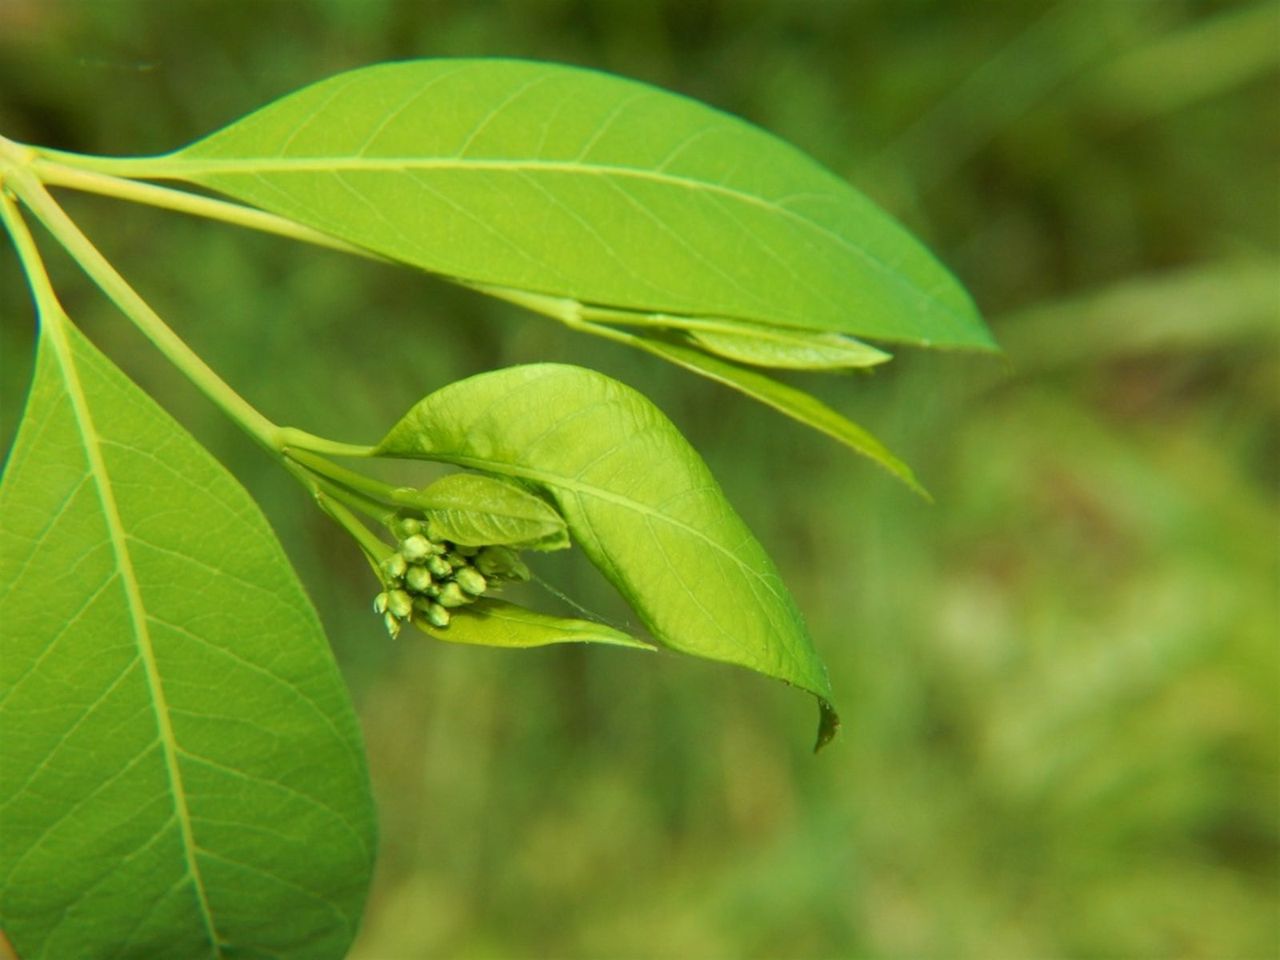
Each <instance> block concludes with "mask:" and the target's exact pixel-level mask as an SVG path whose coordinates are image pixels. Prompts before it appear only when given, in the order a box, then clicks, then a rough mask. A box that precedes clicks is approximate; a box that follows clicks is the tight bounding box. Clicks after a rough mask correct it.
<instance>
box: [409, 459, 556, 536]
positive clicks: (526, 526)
mask: <svg viewBox="0 0 1280 960" xmlns="http://www.w3.org/2000/svg"><path fill="white" fill-rule="evenodd" d="M402 502H407V499H406V500H403V501H402ZM413 502H414V504H415V505H417V506H418V507H419V508H420V509H422V510H424V511H425V512H426V514H427V516H428V518H429V519H430V520H431V521H432V523H433V525H434V526H436V527H437V528H438V529H439V530H440V532H441V534H442V536H443V538H444V539H446V540H452V541H453V542H454V543H460V544H462V545H463V546H470V547H483V546H485V545H487V544H503V545H506V546H512V547H522V548H524V547H528V548H536V549H539V550H562V549H564V548H566V547H568V546H569V531H568V528H567V527H566V526H565V522H564V518H563V517H561V516H560V514H558V513H556V511H555V508H554V507H552V506H551V505H550V504H549V503H547V502H546V501H545V500H543V499H542V498H541V497H539V496H537V495H536V494H533V493H530V492H529V491H528V490H527V489H525V488H524V487H522V486H520V485H519V484H516V483H513V482H511V481H510V480H505V479H502V478H499V477H488V476H485V475H483V474H477V473H453V474H450V475H449V476H446V477H441V478H440V479H439V480H437V481H436V482H435V483H433V484H431V485H430V486H428V487H425V488H424V489H422V490H419V491H416V492H415V493H414V495H413Z"/></svg>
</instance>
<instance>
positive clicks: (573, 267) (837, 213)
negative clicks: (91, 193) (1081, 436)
mask: <svg viewBox="0 0 1280 960" xmlns="http://www.w3.org/2000/svg"><path fill="white" fill-rule="evenodd" d="M129 163H130V164H131V165H132V168H133V169H134V170H137V171H141V174H140V175H146V176H156V177H168V178H174V179H183V180H186V181H188V182H191V183H195V184H199V185H202V186H206V187H211V188H213V189H216V190H219V191H221V192H222V193H225V194H228V195H230V196H233V197H235V198H237V199H239V200H242V201H245V202H248V203H251V204H254V205H255V206H258V207H261V208H263V209H265V210H269V211H271V212H274V213H277V214H281V215H283V216H286V217H289V218H291V219H294V220H296V221H299V222H301V223H304V224H307V225H309V226H311V227H315V228H318V229H320V230H323V231H325V232H327V233H329V234H331V235H333V236H336V237H339V238H341V239H343V240H346V241H348V242H351V243H354V244H357V245H359V246H362V247H365V248H367V249H369V250H372V251H375V252H377V253H379V254H381V255H384V256H387V257H391V258H393V259H397V260H401V261H404V262H406V263H411V264H414V265H417V266H419V267H422V268H423V269H426V270H430V271H432V272H435V273H439V274H443V275H446V276H451V277H455V278H458V279H461V280H465V281H475V282H480V283H489V284H501V285H505V286H508V287H513V288H517V289H521V290H528V291H533V292H538V293H543V294H550V295H555V296H564V297H572V298H574V299H576V300H578V301H580V302H582V303H590V304H602V305H608V306H616V307H624V308H628V309H636V310H649V311H663V312H667V313H673V314H682V315H688V316H700V315H702V316H706V315H709V316H721V317H729V318H733V319H739V320H750V321H759V322H762V323H769V324H774V325H780V326H791V327H801V328H806V329H819V330H833V331H842V332H845V333H850V334H854V335H857V336H866V337H871V338H881V339H886V340H895V341H905V342H909V343H915V344H921V345H925V346H956V347H976V348H982V349H990V348H992V347H993V343H992V340H991V338H990V335H989V334H988V332H987V331H986V329H985V327H984V326H983V324H982V321H981V319H980V318H979V317H978V314H977V313H976V311H975V309H974V306H973V304H972V302H971V301H970V299H969V297H968V295H967V294H966V293H965V291H964V290H963V288H961V286H960V285H959V284H958V283H957V282H956V281H955V279H954V278H953V277H952V276H951V275H950V274H949V273H948V272H947V271H946V270H945V269H944V268H943V267H942V266H941V265H940V264H939V263H938V262H937V261H936V260H935V259H934V257H933V256H932V255H931V254H930V253H929V252H928V251H927V250H926V249H925V248H924V247H923V246H921V245H920V244H919V243H918V242H917V241H916V240H915V239H914V238H913V237H911V236H910V234H908V233H907V232H906V231H905V230H904V229H903V228H902V227H901V226H899V225H898V224H897V223H896V222H894V221H893V220H892V219H891V218H890V217H888V216H887V215H886V214H885V213H884V212H883V211H881V210H880V209H879V208H877V207H876V206H875V205H874V204H873V203H871V202H870V201H869V200H868V199H867V198H866V197H864V196H863V195H862V194H860V193H859V192H858V191H856V190H855V189H853V188H852V187H851V186H849V184H847V183H845V182H844V181H843V180H840V179H839V178H838V177H836V176H834V175H833V174H831V173H830V172H829V171H827V170H825V169H823V168H822V167H821V166H819V165H818V164H817V163H815V162H814V161H813V160H812V159H810V158H809V157H807V156H805V155H804V154H803V153H801V152H800V151H798V150H796V149H795V148H793V147H791V146H789V145H788V144H786V143H784V142H783V141H781V140H779V139H777V138H776V137H773V136H771V135H770V134H768V133H765V132H764V131H762V130H760V129H758V128H756V127H753V126H751V125H750V124H748V123H745V122H743V121H742V120H739V119H737V118H735V117H732V116H729V115H727V114H724V113H721V112H720V111H717V110H714V109H712V108H711V107H708V106H706V105H704V104H701V103H698V102H696V101H693V100H689V99H687V98H685V97H681V96H678V95H676V94H672V93H668V92H666V91H663V90H659V89H657V88H654V87H651V86H647V85H645V84H641V83H636V82H634V81H630V80H624V79H622V78H619V77H614V76H610V75H607V74H602V73H596V72H594V71H590V70H582V69H577V68H573V67H567V66H562V65H558V64H549V63H535V62H528V61H519V60H466V59H460V60H418V61H408V62H403V63H387V64H380V65H377V66H371V67H365V68H362V69H359V70H353V71H350V72H348V73H344V74H340V75H338V76H335V77H332V78H330V79H328V80H324V81H321V82H319V83H316V84H313V85H311V86H309V87H306V88H304V89H302V90H300V91H298V92H296V93H294V94H291V95H289V96H287V97H284V98H282V99H280V100H277V101H275V102H274V103H271V104H269V105H267V106H266V107H263V108H262V109H260V110H258V111H257V112H255V113H252V114H250V115H249V116H247V117H245V118H243V119H241V120H238V121H236V122H235V123H232V124H231V125H230V126H228V127H226V128H224V129H223V130H220V131H218V132H217V133H214V134H212V135H211V136H209V137H206V138H205V139H203V140H200V141H197V142H196V143H194V144H192V145H190V146H188V147H187V148H185V149H183V150H180V151H178V152H176V153H174V154H170V155H168V156H166V157H160V158H153V159H151V160H141V161H129Z"/></svg>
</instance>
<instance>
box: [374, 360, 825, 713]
mask: <svg viewBox="0 0 1280 960" xmlns="http://www.w3.org/2000/svg"><path fill="white" fill-rule="evenodd" d="M377 453H378V455H380V456H389V457H406V458H415V457H419V458H426V459H432V460H440V461H444V462H450V463H455V464H458V465H461V466H466V467H471V468H473V469H477V470H483V471H485V472H487V473H492V474H498V475H505V476H509V477H513V478H516V479H519V480H521V481H523V482H524V483H526V484H529V485H531V486H534V487H536V488H538V489H541V490H542V491H544V492H545V493H546V494H547V495H548V496H550V497H551V498H552V499H553V500H554V502H555V504H556V506H557V508H558V509H559V511H560V514H561V515H562V516H563V517H564V518H565V520H566V522H567V523H568V525H569V531H570V533H571V535H572V537H573V540H574V542H575V543H577V544H578V545H579V546H580V547H581V548H582V550H583V551H584V552H585V553H586V555H587V556H588V558H590V560H591V561H592V563H594V564H595V565H596V566H597V567H598V568H599V569H600V570H601V572H603V573H604V575H605V576H606V577H607V578H608V579H609V580H610V582H611V583H612V584H613V585H614V587H615V588H617V589H618V591H619V592H620V593H621V594H622V595H623V596H624V597H625V598H626V600H627V601H628V602H629V603H630V604H631V606H632V607H633V608H634V609H635V610H636V612H637V613H638V614H639V616H640V618H641V620H642V621H643V622H644V624H645V626H646V627H647V628H648V630H649V631H650V633H651V634H652V635H653V637H654V638H655V639H656V640H657V641H658V642H659V643H660V644H662V645H663V646H666V647H669V648H671V649H674V650H678V651H681V652H684V653H689V654H693V655H695V656H700V657H706V658H709V659H712V660H720V661H724V662H727V663H735V664H739V665H741V666H745V667H748V668H750V669H752V670H756V671H758V672H760V673H764V674H766V675H768V676H771V677H776V678H778V679H780V680H784V681H786V682H788V683H791V684H794V685H795V686H798V687H801V688H802V689H805V690H808V691H809V692H810V693H813V694H814V695H815V696H816V697H818V699H819V702H820V703H821V704H822V706H823V714H824V722H826V723H827V724H828V725H829V726H830V725H833V724H834V714H833V713H831V712H830V708H829V706H828V705H827V701H828V700H829V699H830V696H831V690H830V684H829V681H828V679H827V673H826V669H825V667H824V666H823V665H822V662H821V660H820V659H819V657H818V655H817V653H816V652H815V650H814V648H813V643H812V641H811V640H810V638H809V634H808V631H807V630H806V629H805V626H804V621H803V619H802V618H801V616H800V613H799V611H798V610H797V609H796V606H795V602H794V600H793V599H792V597H791V594H790V593H789V592H788V591H787V589H786V587H785V586H784V585H783V583H782V580H781V578H780V577H779V576H778V572H777V570H776V568H775V567H774V565H773V562H772V561H771V560H770V559H769V557H768V555H767V554H766V553H765V551H764V549H763V548H762V547H761V546H760V544H759V543H758V542H757V541H756V539H755V538H754V537H753V536H752V535H751V532H750V531H749V530H748V529H747V527H746V525H745V524H744V523H743V522H742V520H741V519H740V518H739V517H738V516H737V514H736V513H735V512H734V511H733V508H732V507H731V506H730V505H729V503H728V501H727V500H726V499H725V497H724V494H723V493H722V492H721V490H720V488H719V486H718V485H717V484H716V482H715V479H714V478H713V477H712V476H711V473H710V471H709V470H708V469H707V467H706V465H705V464H704V463H703V462H702V459H701V458H700V457H699V456H698V454H697V453H696V452H695V451H694V450H693V448H692V447H690V446H689V444H688V443H687V442H686V441H685V440H684V438H683V437H682V436H681V435H680V433H679V431H677V430H676V428H675V427H674V426H673V425H672V423H671V421H669V420H668V419H667V418H666V417H665V416H664V415H663V414H662V413H661V411H659V410H658V409H657V408H656V407H655V406H654V405H653V404H652V403H650V402H649V401H648V400H646V399H645V398H644V397H643V396H642V395H640V394H639V393H637V392H636V391H634V390H632V389H631V388H630V387H627V386H625V385H623V384H621V383H618V382H617V381H615V380H611V379H609V378H608V377H605V376H604V375H602V374H599V373H595V372H593V371H590V370H584V369H581V368H578V367H570V366H564V365H560V364H533V365H529V366H522V367H513V368H509V369H506V370H498V371H494V372H492V373H486V374H481V375H479V376H475V377H471V378H469V379H467V380H462V381H459V382H457V383H454V384H451V385H449V386H447V387H444V388H443V389H441V390H438V391H437V392H435V393H433V394H431V395H430V396H428V397H426V398H425V399H424V400H422V401H421V402H420V403H418V404H417V405H416V406H415V407H414V408H413V409H412V410H411V411H410V412H409V413H408V414H407V415H406V416H405V417H404V418H403V419H402V420H401V421H400V423H398V424H397V425H396V426H395V427H394V428H392V430H391V431H390V432H389V433H388V434H387V436H386V437H385V438H384V439H383V440H382V442H381V444H380V445H379V446H378V448H377ZM450 629H452V627H450ZM829 732H830V730H828V733H829Z"/></svg>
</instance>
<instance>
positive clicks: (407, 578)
mask: <svg viewBox="0 0 1280 960" xmlns="http://www.w3.org/2000/svg"><path fill="white" fill-rule="evenodd" d="M431 584H432V579H431V571H430V570H428V569H427V568H426V567H410V568H409V570H408V572H406V573H405V575H404V585H405V588H406V589H408V590H411V591H413V592H414V593H426V592H427V588H428V587H430V586H431Z"/></svg>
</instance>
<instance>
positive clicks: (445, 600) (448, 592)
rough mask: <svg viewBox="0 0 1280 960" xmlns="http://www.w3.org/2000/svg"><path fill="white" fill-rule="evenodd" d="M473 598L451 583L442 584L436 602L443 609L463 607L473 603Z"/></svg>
mask: <svg viewBox="0 0 1280 960" xmlns="http://www.w3.org/2000/svg"><path fill="white" fill-rule="evenodd" d="M471 599H472V598H471V597H469V596H467V595H466V594H465V593H463V592H462V588H461V587H460V586H458V585H457V584H456V583H453V582H452V581H450V582H449V583H446V584H442V585H441V587H440V595H439V596H437V597H436V602H437V603H439V604H440V606H442V607H462V606H465V605H466V604H468V603H470V602H471Z"/></svg>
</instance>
